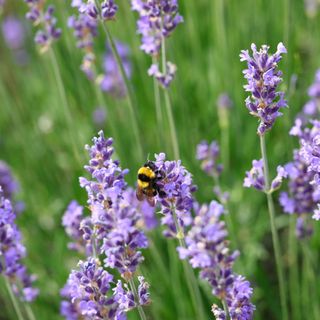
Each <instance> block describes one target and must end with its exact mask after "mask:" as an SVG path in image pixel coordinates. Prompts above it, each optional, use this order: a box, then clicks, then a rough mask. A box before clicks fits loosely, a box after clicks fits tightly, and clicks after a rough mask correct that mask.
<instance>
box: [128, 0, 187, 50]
mask: <svg viewBox="0 0 320 320" xmlns="http://www.w3.org/2000/svg"><path fill="white" fill-rule="evenodd" d="M131 6H132V10H134V11H137V12H138V13H139V15H140V18H139V20H138V22H137V29H138V33H139V34H141V36H142V39H141V42H142V45H141V49H142V50H143V51H145V52H146V53H147V54H151V55H157V54H158V53H159V52H160V48H161V38H162V36H163V37H169V36H170V35H171V33H172V32H173V31H174V29H175V28H176V27H177V25H178V24H179V23H181V22H183V18H182V16H181V15H180V14H179V13H178V1H177V0H146V1H143V0H132V1H131Z"/></svg>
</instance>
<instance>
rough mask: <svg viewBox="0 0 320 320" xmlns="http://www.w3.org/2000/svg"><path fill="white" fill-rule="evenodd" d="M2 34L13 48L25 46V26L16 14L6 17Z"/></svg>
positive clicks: (17, 48)
mask: <svg viewBox="0 0 320 320" xmlns="http://www.w3.org/2000/svg"><path fill="white" fill-rule="evenodd" d="M2 34H3V38H4V41H5V42H6V44H7V46H8V48H10V49H11V50H19V49H22V48H23V47H24V42H25V28H24V27H23V24H22V22H21V21H20V20H19V19H18V18H16V17H14V16H9V17H6V18H5V19H4V20H3V23H2Z"/></svg>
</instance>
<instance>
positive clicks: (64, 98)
mask: <svg viewBox="0 0 320 320" xmlns="http://www.w3.org/2000/svg"><path fill="white" fill-rule="evenodd" d="M49 52H50V58H51V61H52V66H53V73H54V76H55V79H56V83H57V87H58V92H59V95H60V99H61V102H62V105H63V110H64V115H65V118H66V122H67V124H68V129H69V134H70V139H71V143H72V149H73V152H74V154H75V156H76V158H77V160H78V161H79V163H82V160H81V157H80V155H79V152H78V148H77V145H76V140H75V134H74V129H73V125H72V122H73V120H72V117H71V113H70V106H69V103H68V99H67V95H66V91H65V87H64V85H63V81H62V77H61V73H60V68H59V64H58V61H57V57H56V54H55V52H54V49H53V48H50V50H49Z"/></svg>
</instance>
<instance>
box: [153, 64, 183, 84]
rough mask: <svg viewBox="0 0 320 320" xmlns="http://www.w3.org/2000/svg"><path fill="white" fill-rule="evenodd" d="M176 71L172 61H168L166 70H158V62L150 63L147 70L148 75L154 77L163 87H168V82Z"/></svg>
mask: <svg viewBox="0 0 320 320" xmlns="http://www.w3.org/2000/svg"><path fill="white" fill-rule="evenodd" d="M176 71H177V66H176V65H175V64H173V63H172V62H170V61H168V62H167V66H166V72H161V71H160V69H159V64H152V65H151V67H150V68H149V70H148V75H149V76H153V77H155V78H156V79H157V80H158V81H159V83H160V84H161V85H162V86H163V87H164V88H168V87H169V86H170V83H171V82H172V80H173V79H174V76H175V74H176Z"/></svg>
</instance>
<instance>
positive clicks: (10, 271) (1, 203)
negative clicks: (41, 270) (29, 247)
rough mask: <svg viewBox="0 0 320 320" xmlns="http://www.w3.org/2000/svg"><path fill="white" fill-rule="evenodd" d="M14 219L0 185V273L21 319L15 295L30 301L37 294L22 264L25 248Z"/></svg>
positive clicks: (28, 308) (32, 278)
mask: <svg viewBox="0 0 320 320" xmlns="http://www.w3.org/2000/svg"><path fill="white" fill-rule="evenodd" d="M15 220H16V214H15V212H14V209H13V207H12V204H11V201H10V200H9V199H7V198H5V197H4V192H3V190H2V188H1V187H0V274H1V275H2V276H3V277H4V279H5V284H6V287H7V290H8V292H9V295H10V298H11V301H12V303H13V306H14V308H15V311H16V313H17V317H18V319H19V320H21V319H23V316H22V312H21V310H20V307H19V304H18V302H17V300H16V297H18V298H19V299H20V300H21V301H24V302H26V303H29V302H32V301H33V300H34V299H35V298H36V296H37V295H38V289H36V288H33V287H32V283H33V282H34V280H35V276H34V275H29V274H28V272H27V268H26V266H25V265H24V264H23V261H22V260H23V259H24V258H25V257H26V248H25V247H24V245H23V244H22V237H21V233H20V230H19V229H18V226H17V225H16V222H15ZM26 310H27V312H28V313H31V312H32V311H31V309H30V307H29V306H26Z"/></svg>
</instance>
